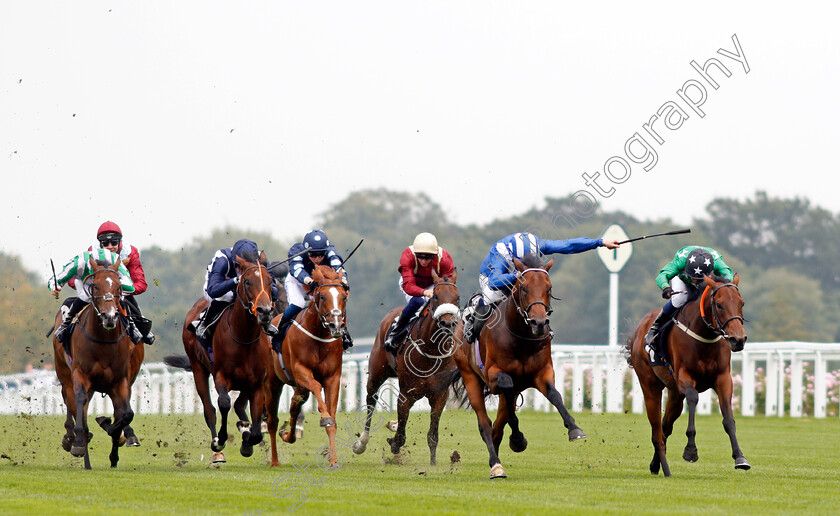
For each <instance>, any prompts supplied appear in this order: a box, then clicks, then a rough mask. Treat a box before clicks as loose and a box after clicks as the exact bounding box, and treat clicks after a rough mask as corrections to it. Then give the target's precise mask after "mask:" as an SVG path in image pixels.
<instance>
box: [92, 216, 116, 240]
mask: <svg viewBox="0 0 840 516" xmlns="http://www.w3.org/2000/svg"><path fill="white" fill-rule="evenodd" d="M105 233H116V234H117V235H119V236H122V230H121V229H120V227H119V226H118V225H117V223H116V222H111V221H110V220H109V221H106V222H103V223H102V225H101V226H99V230H98V231H97V232H96V238H99V237H101V236H102V235H103V234H105Z"/></svg>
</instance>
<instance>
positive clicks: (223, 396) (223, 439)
mask: <svg viewBox="0 0 840 516" xmlns="http://www.w3.org/2000/svg"><path fill="white" fill-rule="evenodd" d="M215 384H216V391H218V393H219V401H218V403H219V413H220V414H221V415H222V422H221V424H220V425H219V436H218V438H217V439H216V440H215V446H212V448H213V451H215V452H219V451H222V450H223V449H224V448H225V444H226V443H227V438H228V433H227V419H228V413H230V394H229V393H228V389H227V386H226V385H225V384H224V382H219V381H216V382H215ZM216 448H218V449H216Z"/></svg>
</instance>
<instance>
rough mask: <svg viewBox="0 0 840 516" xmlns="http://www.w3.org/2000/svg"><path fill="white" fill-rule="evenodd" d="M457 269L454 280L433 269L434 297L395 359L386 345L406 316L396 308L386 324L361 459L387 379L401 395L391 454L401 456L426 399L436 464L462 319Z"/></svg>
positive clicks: (371, 374) (375, 353) (371, 380)
mask: <svg viewBox="0 0 840 516" xmlns="http://www.w3.org/2000/svg"><path fill="white" fill-rule="evenodd" d="M457 279H458V271H457V269H455V270H453V274H452V276H451V277H450V276H445V277H442V278H441V277H439V276H438V275H437V273H436V272H435V271H434V270H432V281H433V284H432V297H431V299H429V301H428V304H427V305H426V307H425V309H424V310H423V313H422V315H421V316H420V318H419V319H417V320H416V321H414V322H413V323H412V327H411V328H410V329H409V331H408V335H407V336H406V341H405V344H404V345H403V346H400V349H399V351H398V352H397V355H396V356H394V355H393V354H391V353H388V352H387V351H385V348H384V346H383V342H384V341H385V336H386V335H387V334H388V329H389V328H390V327H391V323H392V322H393V321H394V319H395V318H396V317H397V315H398V314H399V313H400V312H401V311H402V308H401V307H400V308H394V309H392V310H391V311H389V312H388V314H387V315H386V316H385V318H384V319H382V322H380V323H379V330H378V331H377V332H376V338H375V340H374V343H373V349H372V350H371V352H370V358H369V361H368V381H367V404H366V406H365V409H366V418H365V428H364V432H363V433H362V434H361V435H360V436H359V438H358V440H357V441H356V442H355V443H354V445H353V451H354V452H355V453H357V454H361V453H364V451H365V448H366V447H367V443H368V441H369V440H370V429H371V428H370V427H371V420H372V419H373V412H374V410H375V407H376V403H377V401H378V400H379V388H380V387H381V386H382V384H383V383H385V380H387V379H388V378H393V377H397V378H398V379H399V385H400V396H399V402H398V404H397V413H398V416H397V417H398V419H397V432H396V435H395V436H394V437H389V438H388V444H390V445H391V453H393V454H395V455H396V454H397V453H399V452H400V448H401V447H402V446H403V445H404V444H405V426H406V422H407V421H408V413H409V411H410V410H411V407H413V406H414V404H415V403H416V402H417V400H419V399H421V398H423V397H426V398H428V400H429V405H430V406H431V414H430V418H429V419H430V423H429V433H428V434H427V437H426V440H427V442H428V444H429V453H430V455H431V459H430V463H431V465H432V466H434V465H435V463H436V458H435V455H436V451H437V444H438V426H439V423H440V414H441V412H443V408H444V406H445V405H446V402H447V400H448V399H449V385H450V384H451V382H452V377H453V373H454V374H455V375H457V374H458V373H457V370H458V368H457V366H456V365H455V361H454V360H453V358H452V355H453V354H454V350H455V342H454V340H453V337H454V331H453V330H454V328H455V325H457V324H458V320H459V319H460V313H461V312H460V309H459V307H460V297H459V295H458V286H457V285H456V284H455V283H456V281H457Z"/></svg>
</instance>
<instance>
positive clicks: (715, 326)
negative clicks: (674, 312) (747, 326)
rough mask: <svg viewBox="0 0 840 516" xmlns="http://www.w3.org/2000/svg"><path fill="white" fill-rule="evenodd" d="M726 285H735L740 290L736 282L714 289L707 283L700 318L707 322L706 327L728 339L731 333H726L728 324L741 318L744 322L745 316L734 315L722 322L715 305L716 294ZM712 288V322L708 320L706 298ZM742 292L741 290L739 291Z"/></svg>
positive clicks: (710, 300) (725, 285)
mask: <svg viewBox="0 0 840 516" xmlns="http://www.w3.org/2000/svg"><path fill="white" fill-rule="evenodd" d="M724 287H733V288H734V289H735V290H738V285H736V284H734V283H724V284H723V285H718V286H717V287H715V288H714V289H712V287H711V285H707V286H706V289H705V290H704V291H703V295H702V296H701V297H700V318H701V319H702V320H703V322H704V323H705V324H706V327H707V328H709V329H710V330H712V331H713V332H714V333H715V334H716V335H720V336H721V337H723V338H725V339H728V338H729V335H728V334H727V333H726V330H725V328H726V325H727V324H729V323H730V322H731V321H733V320H736V319H737V320H739V321H741V323H742V324H743V323H744V318H743V317H741V316H740V315H733V316H732V317H730V318H729V319H727V320H725V321H723V323H721V322H720V316H719V315H718V311H717V307H716V306H715V294H716V293H717V291H718V290H720V289H722V288H724ZM709 290H711V294H709V303H710V304H711V307H712V322H711V323H709V321H707V320H706V313H705V304H706V303H705V302H704V301H705V298H706V294H707V293H708V292H709ZM739 292H740V291H739Z"/></svg>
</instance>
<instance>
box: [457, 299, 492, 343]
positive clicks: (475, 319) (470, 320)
mask: <svg viewBox="0 0 840 516" xmlns="http://www.w3.org/2000/svg"><path fill="white" fill-rule="evenodd" d="M491 310H493V306H492V305H479V306H477V307H475V311H474V312H473V313H472V315H470V316H468V317H467V320H466V322H465V323H464V338H465V339H467V342H473V341H475V339H477V338H478V336H479V335H481V329H482V328H484V323H485V322H487V319H488V318H489V317H490V312H491Z"/></svg>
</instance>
